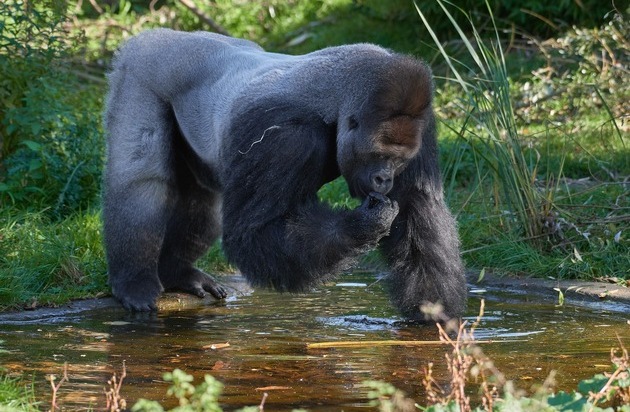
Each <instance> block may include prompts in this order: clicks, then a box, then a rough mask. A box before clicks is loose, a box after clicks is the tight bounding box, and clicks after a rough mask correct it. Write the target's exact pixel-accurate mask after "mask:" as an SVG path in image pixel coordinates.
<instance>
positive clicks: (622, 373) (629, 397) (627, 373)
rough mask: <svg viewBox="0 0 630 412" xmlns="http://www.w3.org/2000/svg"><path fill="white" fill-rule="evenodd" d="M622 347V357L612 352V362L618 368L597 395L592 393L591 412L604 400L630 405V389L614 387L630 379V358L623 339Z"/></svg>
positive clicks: (589, 398) (590, 396)
mask: <svg viewBox="0 0 630 412" xmlns="http://www.w3.org/2000/svg"><path fill="white" fill-rule="evenodd" d="M619 344H620V345H621V349H620V351H621V355H619V356H617V350H616V349H611V350H610V360H611V361H612V363H613V364H615V366H616V367H617V368H616V369H615V371H614V372H613V373H611V374H605V375H610V376H608V381H607V382H606V384H605V385H604V387H602V389H600V390H599V391H598V392H597V393H593V392H590V393H589V397H588V400H589V401H590V402H592V403H593V405H592V406H591V409H590V410H591V411H592V410H593V409H594V408H595V406H596V405H597V403H598V402H599V401H601V400H602V399H609V398H611V397H613V402H615V401H617V402H619V405H628V404H630V387H621V386H619V385H614V382H615V381H616V380H619V379H628V378H630V356H629V355H628V350H627V349H626V348H625V347H624V346H623V343H622V342H621V339H619Z"/></svg>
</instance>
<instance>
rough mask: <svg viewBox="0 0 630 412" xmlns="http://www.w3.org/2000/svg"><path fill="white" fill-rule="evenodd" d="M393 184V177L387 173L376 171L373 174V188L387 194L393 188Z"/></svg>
mask: <svg viewBox="0 0 630 412" xmlns="http://www.w3.org/2000/svg"><path fill="white" fill-rule="evenodd" d="M392 186H393V180H392V177H391V176H389V175H388V174H385V173H374V174H373V175H372V190H374V191H375V192H378V193H381V194H385V193H387V192H389V191H390V190H391V188H392Z"/></svg>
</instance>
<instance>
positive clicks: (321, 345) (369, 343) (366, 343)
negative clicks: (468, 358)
mask: <svg viewBox="0 0 630 412" xmlns="http://www.w3.org/2000/svg"><path fill="white" fill-rule="evenodd" d="M495 342H515V341H513V340H510V341H497V340H495V341H493V340H477V341H474V342H472V343H475V344H482V343H495ZM447 344H448V342H442V341H439V340H363V341H358V340H356V341H339V342H318V343H307V344H306V349H332V348H365V347H373V346H434V345H447Z"/></svg>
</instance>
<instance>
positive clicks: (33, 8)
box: [0, 0, 103, 215]
mask: <svg viewBox="0 0 630 412" xmlns="http://www.w3.org/2000/svg"><path fill="white" fill-rule="evenodd" d="M66 7H67V3H66V2H65V1H62V0H48V1H42V2H24V1H19V0H9V1H6V2H3V3H1V4H0V106H1V107H3V108H4V110H3V111H2V112H0V202H2V203H5V202H10V203H13V204H16V205H18V206H26V207H29V206H30V207H33V206H34V207H35V208H41V207H42V206H45V207H49V208H50V210H51V211H52V212H54V214H56V215H64V214H66V213H67V212H68V211H71V210H76V209H78V208H83V207H86V206H87V205H88V204H89V203H90V202H91V201H92V200H93V198H94V196H95V195H96V194H97V193H98V191H99V178H98V176H99V174H100V164H101V163H102V147H103V145H102V143H101V140H102V139H101V137H100V136H101V133H100V116H99V113H100V101H99V99H98V98H94V96H100V95H101V94H102V93H94V92H95V90H94V88H95V86H89V85H88V86H85V85H82V84H81V81H80V79H79V78H78V77H77V75H76V74H74V73H73V71H72V70H71V67H70V65H69V63H68V62H69V61H70V53H71V51H72V47H71V46H70V44H74V43H76V44H80V41H81V39H80V37H77V36H71V35H69V34H68V33H66V32H65V31H64V28H63V23H64V21H65V12H66Z"/></svg>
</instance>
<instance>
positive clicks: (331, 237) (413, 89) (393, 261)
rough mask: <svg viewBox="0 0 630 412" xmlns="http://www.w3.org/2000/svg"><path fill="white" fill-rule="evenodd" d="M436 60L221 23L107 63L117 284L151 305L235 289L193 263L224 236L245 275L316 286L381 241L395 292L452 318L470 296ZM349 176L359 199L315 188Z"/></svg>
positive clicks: (146, 41)
mask: <svg viewBox="0 0 630 412" xmlns="http://www.w3.org/2000/svg"><path fill="white" fill-rule="evenodd" d="M431 79H432V77H431V72H430V70H429V68H428V67H427V66H426V65H425V64H424V63H422V62H420V61H418V60H416V59H413V58H411V57H407V56H403V55H400V54H396V53H392V52H391V51H388V50H385V49H382V48H380V47H377V46H374V45H370V44H357V45H349V46H340V47H331V48H327V49H323V50H320V51H317V52H314V53H310V54H306V55H302V56H288V55H283V54H276V53H268V52H265V51H264V50H262V49H261V48H260V47H259V46H257V45H256V44H254V43H251V42H249V41H245V40H239V39H234V38H229V37H224V36H220V35H217V34H212V33H202V32H198V33H182V32H175V31H171V30H166V29H158V30H152V31H148V32H145V33H142V34H140V35H138V36H136V37H134V38H132V39H130V40H129V41H128V42H127V43H126V44H125V46H124V47H123V48H122V49H121V50H120V51H119V53H118V55H117V57H116V59H115V62H114V67H113V70H112V72H111V74H110V75H109V80H110V93H109V97H108V101H107V112H106V118H105V124H106V130H107V135H108V152H107V154H108V158H107V166H106V173H105V190H104V224H105V246H106V249H107V260H108V265H109V279H110V284H111V287H112V291H113V294H114V295H115V296H116V297H117V298H118V299H119V300H120V301H121V302H122V304H123V305H124V306H125V307H126V308H128V309H131V310H137V311H144V310H154V309H155V302H156V299H157V297H158V296H159V294H160V293H161V292H162V291H163V290H165V289H176V290H181V291H185V292H189V293H192V294H196V295H199V296H204V295H205V294H206V293H208V292H209V293H211V294H212V295H213V296H215V297H217V298H224V297H225V296H226V292H225V290H224V289H223V287H221V286H220V285H219V284H217V283H216V282H215V281H214V280H213V279H212V278H211V277H210V276H208V275H207V274H205V273H203V272H201V271H200V270H198V269H196V268H195V267H194V263H195V261H196V260H197V259H198V258H199V257H200V256H201V255H202V254H204V253H205V252H206V250H207V249H208V247H209V246H210V245H211V244H212V243H213V242H214V241H215V240H216V239H217V238H218V237H219V236H221V235H222V236H223V247H224V250H225V252H226V254H227V256H228V258H229V260H230V261H231V262H232V263H234V264H235V265H236V266H237V267H238V268H239V269H240V270H241V271H242V272H243V274H244V275H245V276H246V277H247V279H248V280H249V281H250V282H251V283H253V284H255V285H261V286H271V287H274V288H275V289H277V290H280V291H304V290H307V289H309V288H310V287H312V286H314V285H317V284H319V283H321V282H323V281H326V280H328V279H330V278H331V277H332V276H334V275H335V274H337V273H339V272H341V271H344V270H347V269H349V268H350V267H351V266H352V265H353V263H354V262H355V261H356V259H357V258H358V257H359V256H360V255H361V254H363V253H365V252H366V251H368V250H370V249H373V248H375V247H377V246H378V245H380V246H381V247H382V249H383V252H384V254H385V256H386V257H387V259H388V261H389V263H390V266H391V274H390V275H389V276H388V281H389V284H390V290H391V296H392V300H393V302H394V304H395V305H396V306H397V307H398V308H399V309H400V310H401V311H402V313H403V314H404V315H406V316H408V317H410V318H414V319H422V318H423V315H422V313H421V310H420V308H421V306H422V305H424V304H427V303H437V304H440V305H442V307H443V308H444V315H445V316H446V317H449V318H452V317H458V316H459V315H461V314H462V311H463V309H464V304H465V298H466V285H465V280H464V275H463V267H462V263H461V260H460V256H459V242H458V238H457V232H456V227H455V222H454V219H453V217H452V216H451V214H450V213H449V211H448V209H447V207H446V205H445V203H444V199H443V191H442V183H441V179H440V174H439V170H438V163H437V145H436V136H435V120H434V114H433V109H432V106H431V100H432V80H431ZM339 175H342V176H343V177H344V178H345V179H346V181H347V182H348V186H349V188H350V192H351V194H352V195H353V196H356V197H358V198H360V199H362V204H361V206H359V207H358V208H356V209H354V210H332V209H331V208H330V207H328V206H327V205H325V204H322V203H320V202H319V201H318V199H317V195H316V193H317V191H318V189H319V188H320V187H321V186H322V185H323V184H324V183H326V182H329V181H331V180H332V179H335V178H336V177H338V176H339Z"/></svg>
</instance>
